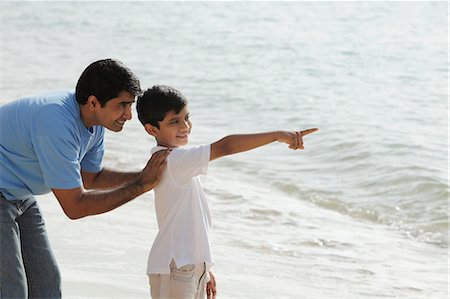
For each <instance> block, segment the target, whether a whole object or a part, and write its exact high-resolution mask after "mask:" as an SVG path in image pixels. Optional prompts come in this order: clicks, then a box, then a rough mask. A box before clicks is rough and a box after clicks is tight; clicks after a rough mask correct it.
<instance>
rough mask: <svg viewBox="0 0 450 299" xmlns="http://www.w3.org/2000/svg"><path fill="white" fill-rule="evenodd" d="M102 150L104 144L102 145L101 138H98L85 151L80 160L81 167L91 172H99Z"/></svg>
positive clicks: (103, 150) (103, 149)
mask: <svg viewBox="0 0 450 299" xmlns="http://www.w3.org/2000/svg"><path fill="white" fill-rule="evenodd" d="M104 152H105V146H104V145H103V138H100V139H99V140H98V141H97V143H96V144H95V145H94V146H93V147H92V148H91V149H90V150H89V151H88V152H87V153H86V155H85V156H84V158H83V160H81V168H82V169H83V170H85V171H87V172H91V173H98V172H100V171H101V170H102V160H103V154H104Z"/></svg>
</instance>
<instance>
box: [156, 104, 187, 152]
mask: <svg viewBox="0 0 450 299" xmlns="http://www.w3.org/2000/svg"><path fill="white" fill-rule="evenodd" d="M153 129H154V134H152V135H153V136H155V138H156V140H157V141H158V145H162V146H167V147H179V146H183V145H185V144H187V143H188V141H189V134H190V133H191V129H192V123H191V121H190V120H189V109H188V107H187V105H186V106H184V108H183V109H181V111H180V113H178V114H175V112H174V111H170V112H168V113H167V114H166V117H164V119H163V120H162V121H160V122H159V129H158V128H155V127H153Z"/></svg>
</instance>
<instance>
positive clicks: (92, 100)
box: [86, 95, 100, 111]
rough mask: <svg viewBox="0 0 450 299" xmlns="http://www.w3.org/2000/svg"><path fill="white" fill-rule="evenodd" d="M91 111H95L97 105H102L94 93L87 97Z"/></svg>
mask: <svg viewBox="0 0 450 299" xmlns="http://www.w3.org/2000/svg"><path fill="white" fill-rule="evenodd" d="M86 104H87V105H88V107H89V109H90V110H91V111H94V109H95V107H97V106H100V102H99V101H98V100H97V97H96V96H94V95H90V96H89V97H88V98H87V103H86Z"/></svg>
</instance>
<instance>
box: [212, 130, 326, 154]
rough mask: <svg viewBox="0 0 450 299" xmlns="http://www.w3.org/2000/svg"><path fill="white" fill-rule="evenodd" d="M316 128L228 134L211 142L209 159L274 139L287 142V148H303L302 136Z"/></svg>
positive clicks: (258, 145) (257, 145)
mask: <svg viewBox="0 0 450 299" xmlns="http://www.w3.org/2000/svg"><path fill="white" fill-rule="evenodd" d="M317 130H318V129H317V128H313V129H308V130H305V131H273V132H266V133H256V134H239V135H229V136H227V137H224V138H222V139H220V140H219V141H216V142H214V143H213V144H211V154H210V159H209V160H210V161H212V160H215V159H217V158H220V157H223V156H227V155H232V154H236V153H240V152H245V151H249V150H252V149H254V148H257V147H260V146H263V145H266V144H269V143H272V142H274V141H279V142H284V143H287V144H289V148H290V149H293V150H296V149H304V146H303V136H305V135H308V134H311V133H314V132H316V131H317Z"/></svg>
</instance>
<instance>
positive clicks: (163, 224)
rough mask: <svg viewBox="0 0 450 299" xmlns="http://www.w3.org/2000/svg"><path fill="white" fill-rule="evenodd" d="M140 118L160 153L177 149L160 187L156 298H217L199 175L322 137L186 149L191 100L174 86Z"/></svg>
mask: <svg viewBox="0 0 450 299" xmlns="http://www.w3.org/2000/svg"><path fill="white" fill-rule="evenodd" d="M137 112H138V118H139V120H140V121H141V123H142V124H143V125H144V127H145V130H146V131H147V133H148V134H150V135H152V136H153V137H155V138H156V141H157V147H155V148H154V149H152V153H155V152H157V151H158V150H161V149H167V148H170V149H172V151H171V153H170V154H169V156H168V158H167V168H166V171H165V172H164V174H163V176H162V178H161V181H160V183H159V184H158V185H157V186H156V187H155V189H154V190H155V209H156V217H157V220H158V226H159V232H158V235H157V236H156V238H155V241H154V243H153V246H152V249H151V252H150V255H149V259H148V265H147V274H148V275H149V280H150V287H151V295H152V298H154V299H156V298H186V299H187V298H191V299H192V298H204V296H205V289H206V292H207V295H208V298H209V297H210V296H212V297H215V286H214V285H211V284H207V282H208V273H209V269H210V268H211V266H212V265H213V259H212V254H211V244H210V230H211V215H210V212H209V207H208V203H207V201H206V197H205V194H204V191H203V189H202V186H201V183H200V179H199V175H201V174H206V170H207V167H208V163H209V161H212V160H215V159H217V158H220V157H223V156H226V155H231V154H235V153H239V152H243V151H248V150H251V149H254V148H257V147H260V146H263V145H266V144H269V143H271V142H274V141H279V142H284V143H287V144H289V148H291V149H294V150H295V149H303V148H304V147H303V141H302V137H303V136H305V135H307V134H310V133H313V132H315V131H317V129H309V130H306V131H302V132H287V131H276V132H267V133H259V134H245V135H230V136H227V137H225V138H222V139H221V140H219V141H216V142H214V143H212V144H210V145H209V144H208V145H202V146H198V147H194V148H182V146H184V145H186V144H187V143H188V140H189V134H190V133H191V129H192V123H191V121H190V120H189V109H188V106H187V100H186V98H185V97H184V96H183V95H182V94H181V93H180V92H179V91H178V90H176V89H174V88H171V87H168V86H154V87H152V88H151V89H148V90H147V91H145V92H144V94H143V95H142V96H140V97H139V98H138V101H137Z"/></svg>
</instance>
